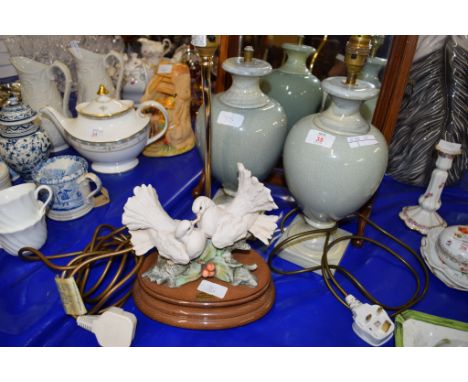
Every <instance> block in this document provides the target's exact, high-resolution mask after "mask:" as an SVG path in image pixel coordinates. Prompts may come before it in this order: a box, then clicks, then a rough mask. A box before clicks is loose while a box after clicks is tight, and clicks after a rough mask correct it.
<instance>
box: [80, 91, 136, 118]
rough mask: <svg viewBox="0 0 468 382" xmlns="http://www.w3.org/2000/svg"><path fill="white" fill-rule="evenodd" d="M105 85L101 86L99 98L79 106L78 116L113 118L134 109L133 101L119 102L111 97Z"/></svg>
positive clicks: (98, 93)
mask: <svg viewBox="0 0 468 382" xmlns="http://www.w3.org/2000/svg"><path fill="white" fill-rule="evenodd" d="M108 93H109V91H108V90H107V89H106V87H105V86H104V85H100V86H99V90H98V92H97V95H98V96H97V97H96V98H95V99H94V100H93V101H90V102H83V103H80V104H79V105H77V107H76V111H77V112H78V114H80V115H83V116H85V117H89V118H94V119H106V118H113V117H115V116H118V115H121V114H123V113H126V112H127V111H129V110H132V109H133V101H130V100H117V99H114V98H111V97H109V96H108V95H107V94H108Z"/></svg>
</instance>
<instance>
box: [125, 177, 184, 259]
mask: <svg viewBox="0 0 468 382" xmlns="http://www.w3.org/2000/svg"><path fill="white" fill-rule="evenodd" d="M133 193H134V196H132V197H131V198H129V199H128V201H127V203H126V204H125V206H124V213H123V216H122V223H123V224H125V225H126V226H127V228H128V230H129V231H130V235H131V241H132V245H133V248H134V250H135V253H136V254H137V255H143V254H145V253H146V252H148V251H149V250H150V249H151V248H153V247H156V248H157V250H158V252H159V254H160V255H161V256H163V257H165V258H167V259H170V260H172V261H174V262H175V263H178V264H187V263H188V262H189V261H190V258H189V256H188V254H187V249H186V248H185V245H184V244H183V243H182V242H180V241H179V240H177V239H176V237H175V236H174V235H175V230H176V226H177V222H178V221H177V220H174V219H172V218H171V217H170V216H169V215H168V214H167V213H166V211H164V208H163V207H162V206H161V203H160V202H159V199H158V194H157V193H156V190H155V189H154V188H153V186H151V185H149V186H146V185H141V186H137V187H135V188H134V189H133Z"/></svg>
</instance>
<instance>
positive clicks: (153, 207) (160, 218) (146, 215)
mask: <svg viewBox="0 0 468 382" xmlns="http://www.w3.org/2000/svg"><path fill="white" fill-rule="evenodd" d="M133 193H134V196H132V197H131V198H129V199H128V200H127V203H126V204H125V206H124V213H123V215H122V224H124V225H126V226H127V227H128V229H129V230H131V231H135V230H139V229H147V228H151V229H154V230H156V231H158V232H174V231H175V227H176V224H177V222H176V221H175V220H174V219H172V218H171V217H170V216H169V215H168V214H167V213H166V211H164V208H163V207H162V206H161V203H160V202H159V198H158V194H157V193H156V190H155V189H154V188H153V186H151V185H149V186H147V185H144V184H143V185H141V186H137V187H135V188H134V189H133Z"/></svg>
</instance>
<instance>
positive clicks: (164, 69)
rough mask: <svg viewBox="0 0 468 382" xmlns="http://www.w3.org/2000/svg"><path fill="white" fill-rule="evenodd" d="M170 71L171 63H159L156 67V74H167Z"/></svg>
mask: <svg viewBox="0 0 468 382" xmlns="http://www.w3.org/2000/svg"><path fill="white" fill-rule="evenodd" d="M170 72H172V64H161V65H159V67H158V74H168V73H170Z"/></svg>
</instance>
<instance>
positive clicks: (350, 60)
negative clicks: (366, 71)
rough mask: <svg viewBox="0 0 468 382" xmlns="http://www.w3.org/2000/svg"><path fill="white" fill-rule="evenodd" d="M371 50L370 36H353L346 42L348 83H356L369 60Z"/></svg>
mask: <svg viewBox="0 0 468 382" xmlns="http://www.w3.org/2000/svg"><path fill="white" fill-rule="evenodd" d="M369 52H370V36H367V35H355V36H351V38H350V39H349V41H348V43H347V44H346V51H345V64H346V68H347V76H346V84H347V85H354V84H356V79H357V77H358V75H359V73H360V71H361V69H362V68H363V67H364V65H365V64H366V61H367V56H368V55H369Z"/></svg>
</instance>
